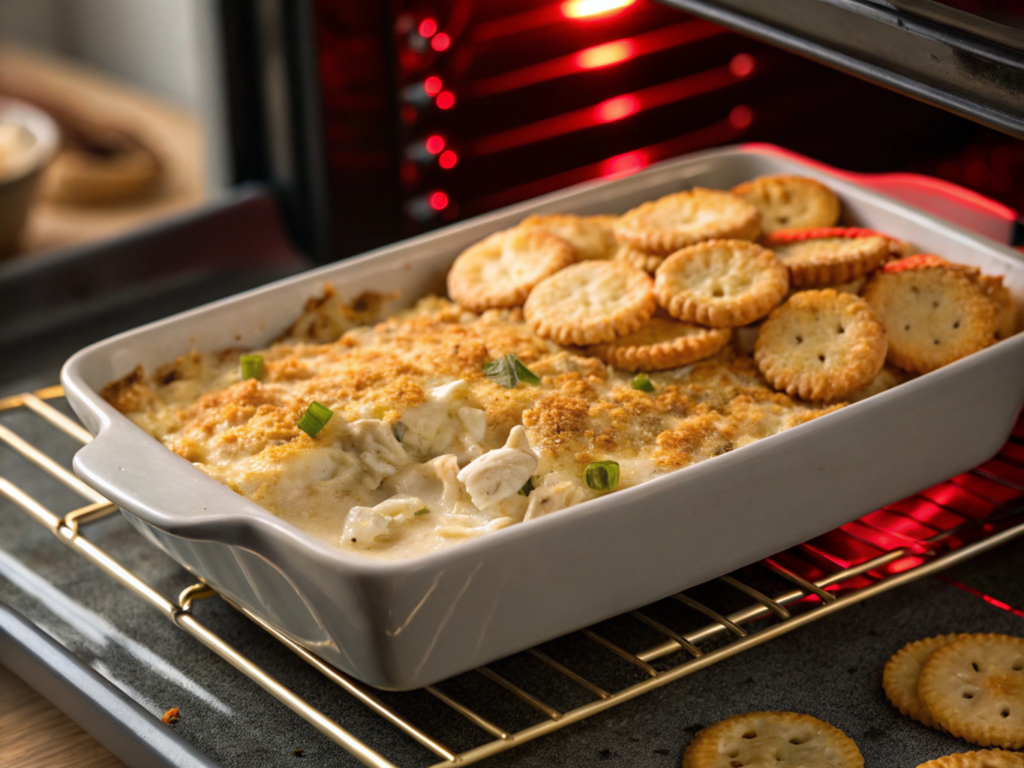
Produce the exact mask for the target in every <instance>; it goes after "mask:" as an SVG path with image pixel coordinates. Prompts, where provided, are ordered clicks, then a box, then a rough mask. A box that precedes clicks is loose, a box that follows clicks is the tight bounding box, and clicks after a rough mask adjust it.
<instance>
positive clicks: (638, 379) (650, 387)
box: [630, 373, 654, 392]
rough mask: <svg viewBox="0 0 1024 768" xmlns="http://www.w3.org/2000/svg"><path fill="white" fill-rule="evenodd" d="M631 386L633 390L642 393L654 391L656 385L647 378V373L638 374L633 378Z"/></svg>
mask: <svg viewBox="0 0 1024 768" xmlns="http://www.w3.org/2000/svg"><path fill="white" fill-rule="evenodd" d="M630 384H631V385H632V387H633V389H639V390H640V391H641V392H653V391H654V384H652V383H651V380H650V379H649V378H647V374H645V373H638V374H637V375H636V376H634V377H633V381H631V382H630Z"/></svg>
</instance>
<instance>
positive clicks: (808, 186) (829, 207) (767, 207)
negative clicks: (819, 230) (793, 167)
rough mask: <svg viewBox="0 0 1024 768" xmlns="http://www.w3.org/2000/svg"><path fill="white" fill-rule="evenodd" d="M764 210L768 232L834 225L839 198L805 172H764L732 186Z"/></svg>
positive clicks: (737, 193) (738, 193)
mask: <svg viewBox="0 0 1024 768" xmlns="http://www.w3.org/2000/svg"><path fill="white" fill-rule="evenodd" d="M732 193H733V194H734V195H736V196H737V197H742V198H743V199H744V200H746V201H747V202H748V203H751V204H752V205H753V206H754V207H755V208H757V210H758V211H759V212H760V214H761V229H762V231H763V232H765V233H771V232H775V231H777V230H780V229H789V228H793V227H831V226H833V225H834V224H835V223H836V222H837V221H839V199H838V198H837V197H836V196H835V193H833V192H832V190H831V189H829V188H828V187H826V186H825V185H824V184H822V183H820V182H817V181H815V180H814V179H808V178H805V177H803V176H785V175H782V176H761V177H760V178H757V179H754V180H753V181H747V182H744V183H743V184H740V185H739V186H736V187H733V188H732Z"/></svg>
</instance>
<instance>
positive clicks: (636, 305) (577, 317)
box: [523, 261, 657, 346]
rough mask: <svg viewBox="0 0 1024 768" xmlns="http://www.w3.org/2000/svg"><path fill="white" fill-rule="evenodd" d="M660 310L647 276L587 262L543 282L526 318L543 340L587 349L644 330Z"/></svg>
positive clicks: (527, 307) (534, 293) (528, 305)
mask: <svg viewBox="0 0 1024 768" xmlns="http://www.w3.org/2000/svg"><path fill="white" fill-rule="evenodd" d="M656 307H657V302H656V301H655V300H654V281H653V280H651V276H650V275H648V274H647V273H646V272H642V271H641V270H639V269H635V268H634V267H631V266H629V265H628V264H624V263H623V262H620V261H587V262H581V263H579V264H573V265H572V266H571V267H567V268H566V269H563V270H562V271H561V272H558V273H556V274H554V275H552V276H551V277H549V278H547V279H546V280H543V281H542V282H540V283H539V284H538V285H537V287H536V288H534V289H533V291H532V292H531V293H530V297H529V298H528V299H527V300H526V304H525V305H524V307H523V316H524V317H525V318H526V322H527V324H528V325H529V326H530V328H531V329H533V332H534V333H536V334H537V335H538V336H542V337H544V338H546V339H552V340H554V341H556V342H558V343H559V344H577V345H580V346H585V345H589V344H599V343H601V342H604V341H612V340H613V339H616V338H618V337H619V336H626V335H628V334H630V333H633V332H634V331H637V330H639V329H640V328H641V327H643V325H644V324H645V323H646V322H647V321H648V320H650V319H651V316H652V315H653V314H654V310H655V308H656Z"/></svg>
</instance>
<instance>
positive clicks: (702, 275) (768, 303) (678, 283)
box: [654, 240, 789, 328]
mask: <svg viewBox="0 0 1024 768" xmlns="http://www.w3.org/2000/svg"><path fill="white" fill-rule="evenodd" d="M788 289H789V276H788V274H787V272H786V268H785V267H783V266H782V265H781V264H780V263H779V262H778V261H777V260H776V259H775V257H774V256H773V255H772V252H771V251H769V250H767V249H765V248H762V247H761V246H759V245H757V244H756V243H751V242H749V241H747V240H709V241H707V242H704V243H698V244H697V245H691V246H689V247H688V248H683V249H682V250H679V251H676V252H675V253H673V254H672V255H671V256H669V257H668V258H667V259H665V262H664V263H663V264H662V265H661V266H660V267H658V272H657V277H656V278H655V281H654V293H655V295H656V296H657V298H658V303H659V304H661V306H662V307H664V308H665V309H666V310H667V311H668V313H669V314H670V315H672V316H673V317H675V318H678V319H679V320H683V321H684V322H688V323H699V324H701V325H710V326H713V327H718V328H723V327H736V326H742V325H747V324H749V323H752V322H754V321H755V320H758V319H760V318H762V317H764V316H765V315H767V314H768V313H769V312H770V311H771V310H772V308H773V307H775V306H776V305H777V304H778V303H779V302H780V301H782V299H783V298H784V297H785V295H786V291H787V290H788Z"/></svg>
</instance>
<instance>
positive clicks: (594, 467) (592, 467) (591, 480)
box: [584, 461, 619, 491]
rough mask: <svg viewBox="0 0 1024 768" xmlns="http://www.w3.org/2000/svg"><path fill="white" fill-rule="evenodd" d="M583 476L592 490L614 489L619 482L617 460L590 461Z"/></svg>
mask: <svg viewBox="0 0 1024 768" xmlns="http://www.w3.org/2000/svg"><path fill="white" fill-rule="evenodd" d="M584 477H585V478H586V481H587V487H588V488H590V489H591V490H592V491H614V490H615V488H616V487H617V486H618V484H619V462H617V461H592V462H590V464H588V465H587V469H586V472H585V473H584Z"/></svg>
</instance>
